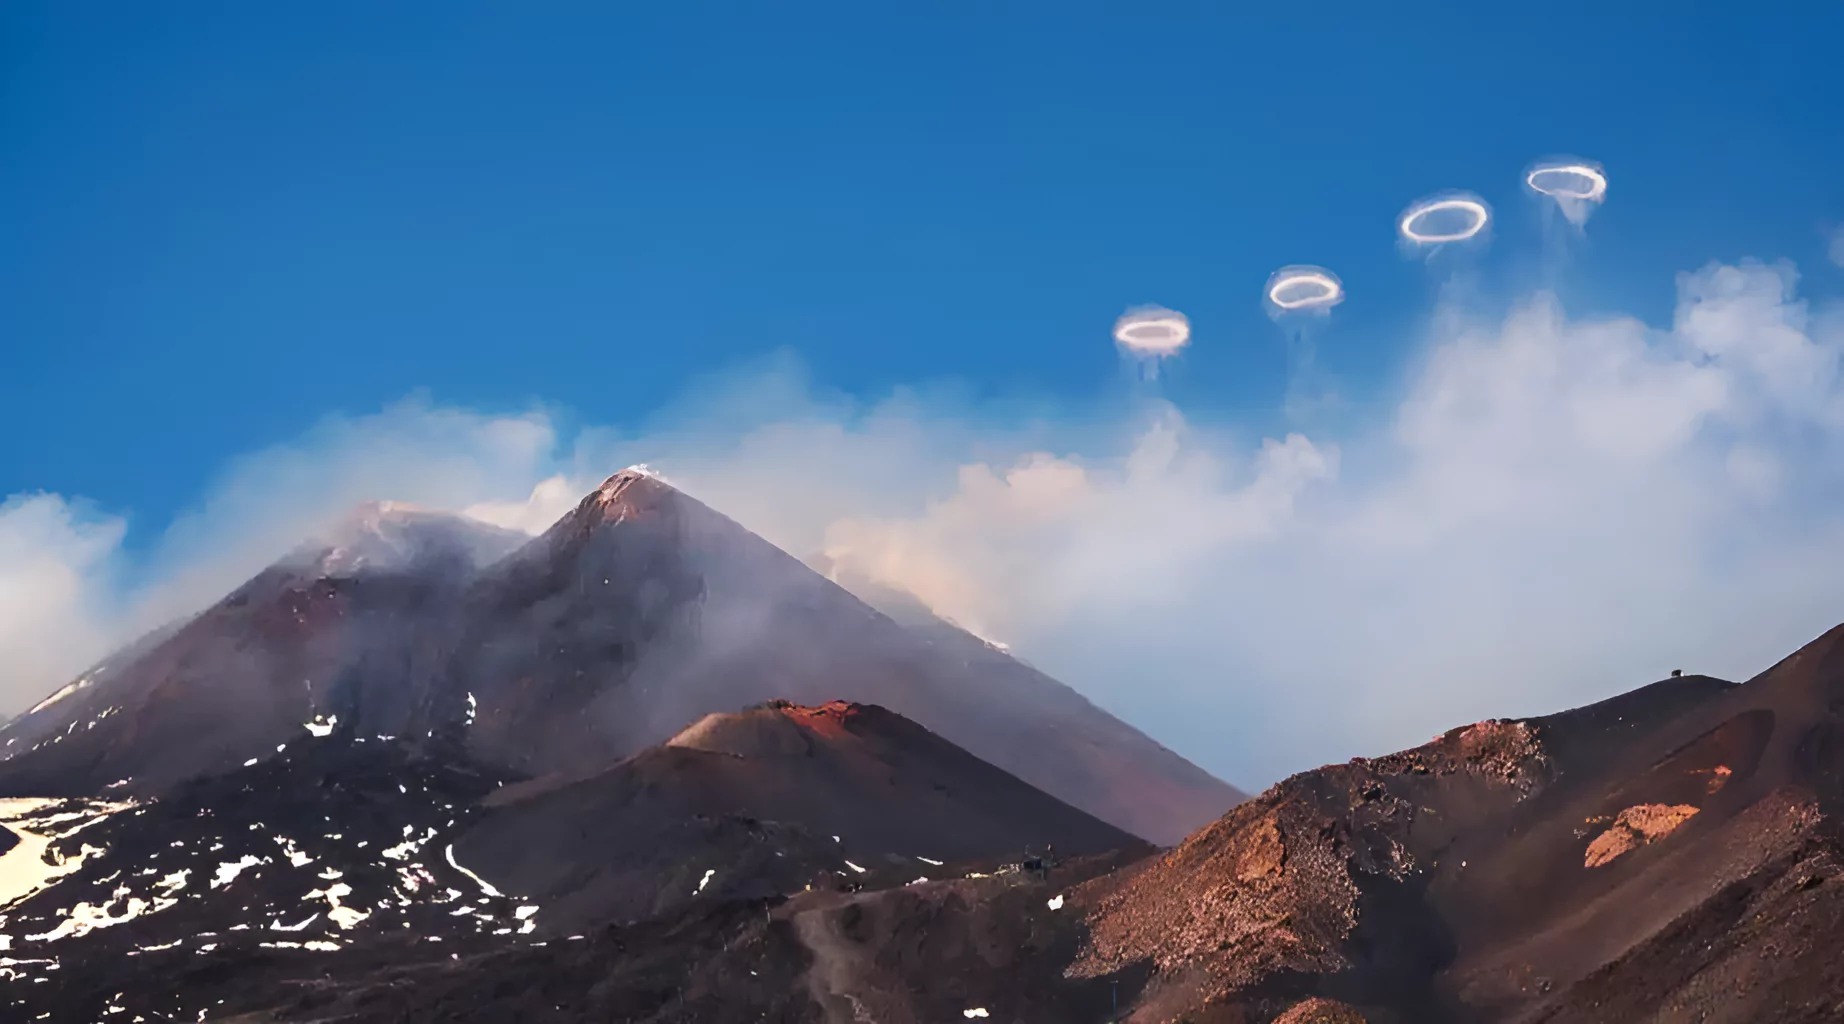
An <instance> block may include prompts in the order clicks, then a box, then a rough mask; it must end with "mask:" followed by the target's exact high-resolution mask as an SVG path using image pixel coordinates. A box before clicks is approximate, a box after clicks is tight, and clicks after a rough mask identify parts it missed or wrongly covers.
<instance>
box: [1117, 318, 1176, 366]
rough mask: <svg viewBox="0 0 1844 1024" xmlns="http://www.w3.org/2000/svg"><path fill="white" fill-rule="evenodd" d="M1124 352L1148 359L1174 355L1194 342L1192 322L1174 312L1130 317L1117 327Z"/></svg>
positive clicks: (1118, 322) (1121, 319) (1121, 320)
mask: <svg viewBox="0 0 1844 1024" xmlns="http://www.w3.org/2000/svg"><path fill="white" fill-rule="evenodd" d="M1114 340H1115V341H1116V342H1117V343H1119V344H1120V346H1121V347H1122V348H1125V349H1128V350H1129V351H1132V352H1137V353H1141V354H1145V355H1161V356H1166V355H1171V354H1172V353H1174V352H1177V351H1178V350H1179V349H1181V348H1184V347H1185V345H1187V344H1189V343H1190V341H1191V322H1190V321H1189V320H1186V319H1185V316H1184V314H1183V313H1178V312H1175V311H1173V310H1169V309H1167V310H1158V311H1148V312H1144V313H1129V314H1127V315H1126V316H1123V317H1121V318H1120V319H1119V320H1118V321H1116V322H1115V324H1114Z"/></svg>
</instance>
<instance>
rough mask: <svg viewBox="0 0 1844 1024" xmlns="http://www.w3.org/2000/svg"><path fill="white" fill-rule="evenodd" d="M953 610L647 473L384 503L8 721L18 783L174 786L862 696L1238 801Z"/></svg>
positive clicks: (1136, 788)
mask: <svg viewBox="0 0 1844 1024" xmlns="http://www.w3.org/2000/svg"><path fill="white" fill-rule="evenodd" d="M937 625H938V626H939V627H940V628H938V629H928V630H924V629H917V628H913V627H910V626H904V625H899V624H898V623H897V622H895V621H893V620H891V619H890V618H888V617H887V616H885V615H883V614H882V613H880V612H878V611H875V610H873V609H872V608H871V607H870V606H868V605H866V604H864V603H863V602H862V601H860V600H858V599H857V598H855V597H853V596H852V595H851V594H850V593H848V592H846V591H845V590H843V589H842V588H840V587H838V586H837V585H835V584H833V583H832V582H830V581H828V580H827V579H825V578H824V577H822V576H820V575H818V574H817V573H815V572H813V571H812V570H810V569H809V568H807V567H806V566H805V565H803V564H802V563H801V562H799V561H798V560H796V559H794V558H793V557H791V556H789V555H787V554H786V553H784V552H782V551H781V550H780V549H778V548H776V547H775V546H774V545H772V544H769V543H768V542H767V541H765V540H762V539H761V538H760V537H757V536H756V535H754V534H752V533H750V532H749V531H747V530H746V529H744V528H743V527H741V526H740V525H738V524H737V523H735V522H734V521H732V520H730V519H728V518H726V517H724V516H722V515H720V514H718V513H717V512H715V511H713V510H711V509H710V508H708V507H706V506H704V505H703V504H701V503H700V502H698V501H696V500H695V499H693V498H691V497H689V496H687V495H685V494H684V493H682V492H680V491H678V490H677V489H675V488H673V487H671V486H670V485H668V484H666V483H664V482H663V481H661V480H659V479H658V478H657V477H654V476H652V475H650V474H648V473H645V472H642V471H638V470H629V471H624V472H622V473H619V474H616V475H615V476H613V477H611V478H610V479H609V480H608V481H607V482H606V483H604V484H603V485H602V486H601V487H599V488H598V489H597V490H595V491H594V492H593V493H591V494H589V495H588V496H587V497H585V498H584V499H583V501H582V502H581V503H580V504H579V505H578V506H577V507H576V508H575V509H574V510H573V511H571V512H570V513H568V514H567V515H565V516H564V517H563V518H562V519H561V520H560V521H558V522H557V523H556V524H555V525H554V526H553V527H552V528H551V529H550V530H549V531H547V532H546V533H544V534H543V535H541V536H539V537H537V538H532V539H527V538H525V537H524V536H523V535H519V534H513V533H509V532H507V531H502V530H498V529H496V528H492V527H488V526H485V525H484V524H479V523H475V522H473V521H471V520H466V519H463V518H460V517H454V516H446V515H441V514H438V513H430V512H424V511H420V510H415V509H409V508H405V507H403V506H394V505H388V504H381V505H373V506H367V507H365V508H363V509H361V510H359V511H358V512H357V513H355V514H354V515H353V516H351V517H349V519H348V520H347V521H346V522H345V523H343V524H342V525H341V526H340V527H339V528H337V529H336V530H334V531H332V532H331V534H330V535H329V536H328V538H326V539H324V540H321V541H318V542H315V543H310V544H307V545H304V546H303V547H302V549H301V550H299V551H297V552H296V553H294V554H293V555H291V556H290V557H288V558H285V559H283V560H282V561H281V562H278V563H277V564H276V565H274V566H272V567H270V568H269V569H267V570H265V571H264V572H262V573H260V574H258V575H257V576H256V577H255V578H254V579H252V580H251V581H249V582H248V583H246V584H245V585H244V586H242V587H240V588H238V589H237V590H236V591H235V592H234V593H232V594H231V595H229V596H228V597H226V598H225V599H224V600H223V601H220V602H219V603H218V604H216V605H214V606H213V607H211V608H209V609H207V610H206V611H205V612H203V613H201V614H199V615H197V616H195V617H194V618H192V619H190V620H189V621H186V622H184V623H180V624H178V625H176V626H174V627H172V628H170V629H168V630H165V631H163V632H161V633H159V634H156V635H154V636H151V637H149V638H147V639H145V640H143V641H141V642H140V643H138V644H136V645H133V646H131V647H130V648H128V649H126V650H124V651H122V652H119V653H118V654H116V655H114V656H112V657H111V658H109V659H108V660H107V661H105V662H104V663H103V664H101V665H99V666H98V667H96V668H95V669H92V670H91V671H90V672H88V673H85V674H84V675H83V676H82V677H80V678H79V679H77V680H75V681H74V682H72V683H71V684H70V685H68V686H66V687H64V688H63V689H61V690H59V691H58V692H57V693H55V694H53V695H52V696H51V697H49V698H48V699H47V700H45V701H44V702H41V703H40V705H39V706H38V707H36V708H34V709H33V710H32V711H30V712H28V713H27V714H25V715H22V716H21V717H20V718H19V719H17V720H15V721H14V722H12V723H10V724H9V725H7V726H6V727H5V728H4V729H0V757H4V760H0V793H10V794H16V795H19V796H48V795H57V796H71V797H76V796H93V795H97V794H100V793H102V792H103V791H104V789H105V788H106V787H112V786H118V787H119V791H113V790H112V792H116V794H117V795H124V796H135V797H142V798H147V797H158V796H160V795H163V794H166V793H170V792H172V791H173V788H174V787H175V786H178V785H180V784H183V783H185V782H187V781H189V780H192V779H196V778H200V777H204V776H207V775H211V774H214V773H221V772H225V771H229V770H231V769H234V768H237V767H239V766H241V765H243V764H244V763H245V762H246V761H249V760H251V759H256V760H258V761H260V760H262V759H265V758H267V757H269V756H271V754H272V753H273V752H274V750H275V748H276V747H277V746H278V745H280V744H285V743H287V742H288V741H289V740H290V739H292V738H295V737H298V736H300V735H301V734H302V732H303V730H304V729H308V730H313V731H318V730H322V729H326V730H332V729H337V730H341V731H342V732H346V733H350V734H351V735H355V736H358V735H368V736H407V735H415V736H423V737H425V738H431V737H436V736H438V735H441V736H449V737H452V738H453V739H454V740H455V741H456V742H459V743H461V744H463V745H464V746H465V747H466V748H467V749H468V751H469V754H470V756H472V757H474V758H476V759H478V760H479V761H481V762H482V763H489V764H494V765H497V766H499V767H501V768H503V769H504V770H506V771H507V772H510V773H513V774H516V775H529V776H541V775H555V776H558V777H560V778H577V777H582V776H586V775H588V774H592V773H594V772H597V771H600V770H602V769H605V768H607V767H609V766H610V765H613V764H614V763H616V762H618V761H620V760H622V759H624V758H627V757H630V756H632V755H633V754H635V753H637V752H639V751H641V750H644V749H646V748H647V747H650V746H653V745H656V744H659V743H662V742H664V741H666V740H667V739H669V738H671V737H672V736H673V735H674V734H675V733H676V732H678V731H679V730H680V729H681V728H682V727H684V725H685V724H686V723H687V722H690V721H693V720H695V719H697V718H699V717H701V716H703V715H706V714H712V713H720V712H730V711H733V710H735V709H736V708H738V707H743V706H746V705H749V704H753V703H758V702H761V701H765V700H772V699H782V698H785V699H790V700H793V701H796V702H800V703H804V704H819V703H823V702H825V701H828V700H832V699H834V698H838V697H848V698H850V699H852V700H857V701H861V702H865V703H874V704H878V705H880V706H883V707H887V708H889V709H891V710H892V711H895V712H897V713H899V714H901V715H903V716H905V717H908V718H910V719H913V720H914V721H916V722H918V723H920V724H921V725H922V726H924V727H925V728H927V729H929V730H932V731H933V732H935V733H937V734H939V735H941V736H943V737H945V738H947V739H948V740H949V741H951V742H953V743H955V744H956V745H959V746H961V747H964V748H966V749H967V750H968V751H969V752H971V753H972V754H974V755H975V756H976V757H979V758H981V759H983V760H986V761H989V762H991V763H992V764H995V765H997V766H998V767H1000V768H1001V769H1003V770H1005V771H1007V772H1009V773H1011V774H1012V775H1015V776H1017V777H1018V778H1021V779H1023V780H1025V781H1026V782H1028V783H1030V784H1032V785H1033V786H1036V787H1038V788H1040V789H1043V790H1044V791H1046V792H1048V793H1050V794H1052V795H1053V796H1055V797H1057V798H1058V799H1060V800H1063V801H1065V802H1066V803H1069V804H1071V805H1072V806H1074V807H1077V808H1080V809H1082V810H1084V811H1087V812H1089V813H1090V814H1093V815H1095V816H1096V817H1099V818H1101V819H1102V820H1104V821H1108V822H1110V823H1112V824H1114V825H1116V826H1118V827H1120V828H1123V829H1125V830H1127V831H1129V832H1132V833H1134V834H1135V835H1138V836H1141V837H1144V838H1146V839H1149V840H1152V841H1155V842H1174V841H1176V840H1177V839H1179V838H1181V837H1182V836H1183V835H1185V834H1186V833H1188V832H1189V831H1190V830H1191V829H1193V828H1195V827H1196V826H1197V825H1199V824H1202V823H1203V822H1206V821H1209V820H1210V819H1212V818H1214V817H1215V816H1216V815H1218V814H1220V813H1222V811H1223V810H1224V809H1225V808H1227V807H1229V806H1231V805H1233V804H1234V803H1235V802H1237V801H1238V800H1240V799H1243V798H1244V797H1243V794H1241V793H1239V792H1238V791H1236V790H1235V789H1233V788H1231V787H1230V786H1228V785H1226V784H1224V783H1222V782H1219V781H1218V780H1216V779H1214V778H1212V777H1211V776H1209V775H1208V774H1206V773H1205V772H1203V771H1202V770H1200V769H1198V768H1197V767H1196V766H1194V765H1192V764H1190V763H1189V762H1188V761H1185V760H1184V759H1183V758H1181V757H1179V756H1178V755H1176V754H1174V753H1172V752H1171V751H1169V750H1166V749H1165V748H1163V747H1161V746H1159V745H1158V744H1157V743H1154V742H1153V741H1152V740H1150V739H1148V738H1147V737H1146V736H1145V735H1144V734H1142V733H1140V732H1138V731H1137V730H1135V729H1133V728H1132V727H1130V726H1128V725H1126V724H1125V723H1123V722H1121V721H1120V720H1119V719H1117V718H1115V717H1113V716H1112V715H1109V714H1108V713H1107V712H1105V711H1103V710H1101V709H1100V708H1097V707H1096V706H1094V705H1093V704H1091V703H1090V702H1088V701H1087V700H1085V699H1084V698H1082V697H1081V696H1080V695H1079V694H1077V693H1076V692H1075V691H1073V690H1071V689H1069V688H1068V687H1066V686H1064V685H1062V684H1060V683H1058V682H1056V681H1055V680H1053V679H1050V678H1049V677H1048V676H1045V675H1043V674H1042V673H1039V672H1037V671H1035V670H1034V669H1031V668H1029V667H1028V666H1025V665H1023V664H1022V663H1019V662H1015V661H1013V660H1012V659H1010V658H1009V657H1006V656H1004V655H1002V654H999V653H998V652H995V651H993V650H991V649H990V648H989V647H987V646H986V645H985V644H983V643H981V642H980V641H978V640H976V639H974V638H972V637H970V636H967V635H966V634H964V633H961V632H959V631H958V630H952V629H951V628H950V627H947V626H946V625H945V624H944V623H939V622H938V620H937ZM944 631H945V632H944Z"/></svg>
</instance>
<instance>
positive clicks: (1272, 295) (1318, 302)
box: [1268, 270, 1345, 310]
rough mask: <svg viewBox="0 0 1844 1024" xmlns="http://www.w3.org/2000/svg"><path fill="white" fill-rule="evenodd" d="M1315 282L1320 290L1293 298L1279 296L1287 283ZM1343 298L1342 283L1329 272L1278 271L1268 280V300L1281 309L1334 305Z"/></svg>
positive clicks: (1343, 289)
mask: <svg viewBox="0 0 1844 1024" xmlns="http://www.w3.org/2000/svg"><path fill="white" fill-rule="evenodd" d="M1299 284H1315V285H1318V286H1319V287H1320V288H1321V289H1322V290H1321V291H1319V292H1317V293H1315V294H1312V295H1305V296H1301V297H1299V298H1295V299H1283V298H1281V289H1283V288H1286V287H1288V286H1289V285H1299ZM1344 298H1345V288H1344V285H1343V284H1341V283H1339V280H1338V278H1336V277H1333V276H1332V275H1331V274H1330V273H1328V272H1325V271H1318V270H1302V271H1291V272H1290V271H1285V270H1283V271H1280V272H1278V273H1276V274H1275V275H1274V278H1273V279H1272V280H1270V281H1269V282H1268V301H1269V302H1271V303H1273V304H1274V305H1275V307H1276V308H1278V309H1283V310H1295V309H1318V308H1321V307H1325V306H1335V305H1337V304H1338V303H1340V302H1343V301H1344Z"/></svg>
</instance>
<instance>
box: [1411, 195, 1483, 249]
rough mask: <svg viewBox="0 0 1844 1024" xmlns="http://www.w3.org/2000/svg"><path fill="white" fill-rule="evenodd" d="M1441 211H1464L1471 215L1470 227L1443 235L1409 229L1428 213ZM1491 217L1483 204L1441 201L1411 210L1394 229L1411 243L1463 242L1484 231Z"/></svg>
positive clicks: (1457, 200)
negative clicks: (1427, 233)
mask: <svg viewBox="0 0 1844 1024" xmlns="http://www.w3.org/2000/svg"><path fill="white" fill-rule="evenodd" d="M1443 210H1465V211H1466V212H1468V213H1470V214H1472V215H1473V223H1472V226H1471V227H1469V228H1467V229H1466V230H1465V231H1453V232H1449V233H1448V234H1445V235H1426V234H1422V233H1421V232H1418V231H1415V230H1414V229H1412V228H1410V227H1409V225H1410V224H1413V223H1414V222H1415V221H1416V220H1419V219H1420V218H1422V217H1425V216H1427V215H1428V214H1430V213H1440V212H1442V211H1443ZM1491 216H1492V215H1491V214H1490V213H1488V212H1487V211H1486V208H1485V204H1484V203H1479V202H1474V201H1473V200H1471V199H1441V200H1438V201H1436V202H1432V203H1428V204H1427V205H1425V206H1417V207H1415V208H1414V209H1413V210H1410V211H1409V212H1407V213H1405V214H1403V215H1402V223H1400V224H1398V225H1396V228H1397V230H1399V231H1401V232H1402V237H1404V238H1406V239H1408V240H1409V241H1411V242H1421V243H1423V244H1432V243H1436V242H1464V241H1465V240H1467V239H1469V238H1471V237H1473V236H1474V235H1476V234H1478V233H1479V232H1481V231H1483V230H1485V225H1486V221H1488V220H1490V219H1491Z"/></svg>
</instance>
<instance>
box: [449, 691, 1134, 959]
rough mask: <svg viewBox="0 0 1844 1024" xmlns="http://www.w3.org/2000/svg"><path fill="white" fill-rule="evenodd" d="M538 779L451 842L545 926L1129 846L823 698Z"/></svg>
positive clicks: (980, 768)
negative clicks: (607, 764)
mask: <svg viewBox="0 0 1844 1024" xmlns="http://www.w3.org/2000/svg"><path fill="white" fill-rule="evenodd" d="M540 783H541V780H540V782H537V783H527V784H524V785H520V786H510V787H507V788H506V789H504V790H502V791H500V792H499V793H497V794H495V795H494V797H493V798H492V799H491V800H490V801H489V803H490V804H491V805H493V806H492V809H491V810H490V811H489V812H488V813H487V815H486V816H485V817H484V818H483V819H482V821H481V822H480V824H479V825H477V826H476V827H475V828H474V829H473V830H472V831H471V832H470V833H469V834H468V835H467V836H466V837H464V838H463V840H462V841H461V843H460V845H459V850H460V851H461V853H462V855H463V856H464V859H466V860H467V861H468V862H469V863H474V864H477V865H478V866H479V869H480V870H481V871H482V872H483V873H485V874H487V875H488V876H490V877H492V878H494V879H496V880H499V882H500V884H501V885H503V886H504V887H507V888H509V889H511V890H513V891H518V892H521V893H526V894H528V895H530V896H532V897H534V898H536V899H537V900H538V901H539V902H540V903H542V904H544V905H545V906H556V907H560V908H564V909H563V910H562V911H560V913H562V914H565V915H567V916H563V917H557V918H554V919H553V920H554V921H555V922H564V923H565V924H564V925H560V926H565V925H567V924H568V923H573V922H596V921H602V920H607V919H608V918H610V917H613V918H615V919H634V918H639V917H643V916H647V915H650V914H655V913H659V912H661V911H662V910H664V909H666V908H668V907H671V906H674V905H678V904H681V903H684V902H687V901H689V900H691V899H694V898H699V897H703V898H730V897H738V896H746V897H756V896H766V895H772V894H776V893H785V892H790V891H793V892H798V891H800V890H801V889H802V888H803V887H804V886H805V885H807V884H820V885H827V884H829V880H831V881H842V882H848V883H864V882H868V881H873V880H874V879H873V878H871V877H869V876H873V875H875V876H877V877H878V878H882V879H883V881H884V883H885V884H888V883H889V882H890V881H895V882H897V883H899V884H900V883H903V882H909V881H912V880H914V879H916V878H918V877H924V876H929V875H931V874H934V875H939V874H940V871H939V870H937V869H938V868H941V866H942V865H943V864H944V863H946V864H954V863H957V862H965V861H976V860H995V859H999V860H1003V859H1012V860H1017V859H1021V858H1022V857H1023V856H1024V854H1025V852H1026V851H1027V850H1035V851H1038V852H1042V851H1044V850H1045V849H1047V848H1050V847H1054V848H1055V850H1056V852H1057V853H1058V855H1061V856H1067V855H1083V854H1094V853H1101V852H1105V851H1109V850H1135V851H1138V850H1145V849H1146V847H1145V846H1144V844H1143V843H1142V842H1140V841H1139V840H1137V839H1135V838H1134V837H1133V836H1130V835H1128V834H1127V833H1125V832H1123V831H1121V830H1119V829H1116V828H1114V827H1113V826H1110V825H1107V824H1104V823H1103V822H1101V821H1098V820H1096V819H1095V818H1093V817H1090V816H1089V815H1087V814H1084V813H1082V812H1081V811H1078V810H1076V809H1075V808H1073V807H1070V806H1069V805H1067V804H1064V803H1062V802H1061V801H1059V800H1056V799H1055V798H1053V797H1050V796H1048V795H1046V794H1044V793H1042V792H1040V791H1038V790H1036V789H1033V788H1032V787H1030V786H1029V785H1027V784H1025V783H1024V782H1022V781H1020V780H1019V779H1017V778H1016V777H1014V776H1011V775H1009V774H1007V773H1005V772H1003V771H1001V770H999V769H997V768H995V767H993V766H992V765H990V764H987V763H985V762H984V761H981V760H979V759H978V758H975V757H973V756H972V755H970V754H968V753H967V752H966V751H963V750H961V749H960V748H958V747H956V746H954V745H953V744H951V743H948V742H947V741H946V740H944V739H942V738H941V737H939V736H937V735H935V734H934V733H931V732H929V731H928V730H926V729H923V728H921V727H920V726H918V725H916V724H915V723H913V722H910V721H908V720H907V719H905V718H903V717H902V716H900V715H896V714H892V713H891V712H889V711H886V710H884V709H883V708H880V707H875V706H866V705H860V704H849V703H844V702H837V701H835V702H831V703H828V704H825V705H822V706H820V707H812V708H809V707H800V706H796V705H792V704H788V703H786V702H774V703H771V704H769V705H767V706H762V707H757V708H753V709H750V710H748V711H744V712H740V713H735V714H725V715H710V716H707V717H705V718H704V719H702V720H701V721H699V722H698V723H696V724H694V725H693V726H691V727H690V728H688V729H686V730H684V731H683V732H681V733H680V734H679V735H678V736H676V737H674V738H673V739H672V740H671V741H670V742H668V743H667V744H665V745H664V746H660V747H654V748H652V749H649V750H645V751H642V752H641V753H640V754H637V755H636V756H634V757H633V758H631V759H629V760H627V761H625V762H623V763H622V764H620V765H618V766H616V767H614V768H612V769H609V770H607V771H605V772H601V773H599V774H597V775H594V776H592V777H590V778H587V779H584V780H582V781H579V782H574V783H570V784H566V785H562V786H557V787H554V788H547V787H544V786H543V785H541V784H540ZM885 876H887V877H885Z"/></svg>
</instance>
